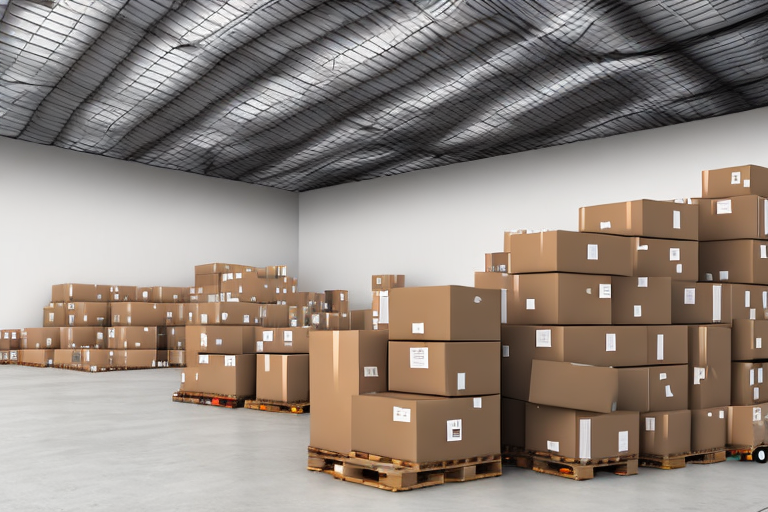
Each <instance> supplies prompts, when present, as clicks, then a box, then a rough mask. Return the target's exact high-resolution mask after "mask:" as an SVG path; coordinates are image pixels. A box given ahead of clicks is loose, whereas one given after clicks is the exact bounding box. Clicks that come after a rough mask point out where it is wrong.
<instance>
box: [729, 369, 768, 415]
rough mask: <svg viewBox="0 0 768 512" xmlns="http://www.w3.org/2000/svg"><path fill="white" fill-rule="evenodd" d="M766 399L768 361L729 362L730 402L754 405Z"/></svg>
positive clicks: (767, 393) (767, 392)
mask: <svg viewBox="0 0 768 512" xmlns="http://www.w3.org/2000/svg"><path fill="white" fill-rule="evenodd" d="M766 400H768V363H756V362H750V361H746V362H745V361H741V362H736V361H734V362H733V363H731V404H730V405H755V404H759V403H761V402H765V401H766Z"/></svg>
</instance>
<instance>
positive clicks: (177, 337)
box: [165, 326, 187, 350]
mask: <svg viewBox="0 0 768 512" xmlns="http://www.w3.org/2000/svg"><path fill="white" fill-rule="evenodd" d="M165 336H166V346H167V347H168V350H184V348H186V346H187V341H186V340H187V330H186V327H176V326H174V327H166V329H165Z"/></svg>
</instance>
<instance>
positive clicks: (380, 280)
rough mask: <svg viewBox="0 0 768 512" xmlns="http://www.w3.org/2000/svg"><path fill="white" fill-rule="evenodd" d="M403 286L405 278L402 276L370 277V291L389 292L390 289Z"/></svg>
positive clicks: (381, 275)
mask: <svg viewBox="0 0 768 512" xmlns="http://www.w3.org/2000/svg"><path fill="white" fill-rule="evenodd" d="M404 286H405V276H404V275H402V274H379V275H374V276H371V290H374V291H376V290H391V289H392V288H403V287H404Z"/></svg>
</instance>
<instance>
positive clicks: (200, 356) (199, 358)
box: [197, 354, 208, 364]
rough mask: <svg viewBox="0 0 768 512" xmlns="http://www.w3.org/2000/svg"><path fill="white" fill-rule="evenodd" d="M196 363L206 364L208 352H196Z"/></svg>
mask: <svg viewBox="0 0 768 512" xmlns="http://www.w3.org/2000/svg"><path fill="white" fill-rule="evenodd" d="M197 364H208V354H198V356H197Z"/></svg>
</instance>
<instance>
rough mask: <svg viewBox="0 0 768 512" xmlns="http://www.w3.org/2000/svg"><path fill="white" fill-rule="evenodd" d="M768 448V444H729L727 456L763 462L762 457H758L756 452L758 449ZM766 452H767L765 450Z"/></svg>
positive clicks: (726, 450)
mask: <svg viewBox="0 0 768 512" xmlns="http://www.w3.org/2000/svg"><path fill="white" fill-rule="evenodd" d="M759 449H762V450H768V446H766V445H758V446H729V447H728V448H726V449H725V453H726V456H728V457H733V458H737V459H738V460H740V461H755V462H763V463H764V461H765V459H763V460H762V461H761V460H760V459H756V458H755V456H754V454H755V451H756V450H759ZM764 453H765V452H764Z"/></svg>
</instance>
